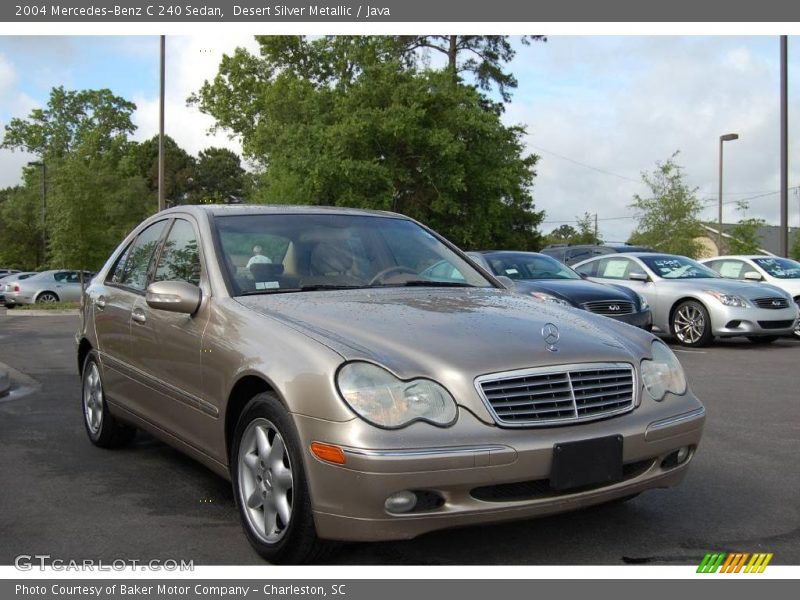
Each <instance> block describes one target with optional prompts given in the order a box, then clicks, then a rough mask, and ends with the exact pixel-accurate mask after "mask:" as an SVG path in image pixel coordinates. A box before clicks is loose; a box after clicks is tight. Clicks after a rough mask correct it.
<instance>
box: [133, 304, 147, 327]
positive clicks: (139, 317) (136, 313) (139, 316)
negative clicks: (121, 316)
mask: <svg viewBox="0 0 800 600" xmlns="http://www.w3.org/2000/svg"><path fill="white" fill-rule="evenodd" d="M131 319H133V320H134V321H136V322H137V323H139V324H140V325H141V324H144V323H145V322H147V317H146V316H145V314H144V311H143V310H142V309H141V308H135V309H133V312H132V313H131Z"/></svg>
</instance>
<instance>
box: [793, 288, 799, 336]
mask: <svg viewBox="0 0 800 600" xmlns="http://www.w3.org/2000/svg"><path fill="white" fill-rule="evenodd" d="M794 302H795V304H797V308H800V297H797V298H795V299H794ZM793 333H794V338H795V339H796V340H800V319H798V320H797V325H795V326H794V332H793Z"/></svg>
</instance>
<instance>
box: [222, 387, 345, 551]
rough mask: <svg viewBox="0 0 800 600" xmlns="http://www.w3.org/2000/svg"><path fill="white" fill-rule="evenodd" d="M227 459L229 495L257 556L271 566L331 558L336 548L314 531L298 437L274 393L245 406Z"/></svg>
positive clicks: (251, 401) (263, 395)
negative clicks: (232, 497)
mask: <svg viewBox="0 0 800 600" xmlns="http://www.w3.org/2000/svg"><path fill="white" fill-rule="evenodd" d="M230 456H231V458H230V472H231V481H232V482H233V495H234V498H235V499H236V505H237V507H238V508H239V517H240V519H241V521H242V527H243V529H244V532H245V535H246V536H247V539H248V541H249V542H250V544H251V545H252V546H253V548H254V549H255V550H256V552H258V553H259V554H260V555H261V556H262V557H263V558H264V559H266V560H268V561H269V562H271V563H274V564H303V563H310V562H314V561H317V560H319V559H321V558H322V557H323V556H326V555H327V554H329V552H330V551H331V550H332V548H333V547H334V545H333V544H332V543H331V542H327V541H324V540H321V539H320V538H319V537H318V536H317V532H316V528H315V527H314V516H313V513H312V510H311V498H310V496H309V492H308V484H307V481H306V475H305V469H304V467H303V456H302V445H301V443H300V439H299V436H298V435H297V431H296V429H295V427H294V424H293V423H292V420H291V417H290V416H289V413H288V412H287V411H286V409H285V408H284V407H283V405H282V404H281V402H280V401H279V400H278V398H277V397H276V396H275V394H273V393H270V392H264V393H262V394H258V395H257V396H255V397H253V399H252V400H250V402H249V403H248V404H247V406H245V408H244V410H243V411H242V414H241V416H240V417H239V421H238V423H237V424H236V429H235V433H234V438H233V448H232V451H231V454H230Z"/></svg>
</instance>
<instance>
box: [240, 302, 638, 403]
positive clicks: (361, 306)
mask: <svg viewBox="0 0 800 600" xmlns="http://www.w3.org/2000/svg"><path fill="white" fill-rule="evenodd" d="M237 300H238V301H239V302H240V303H241V304H242V305H243V306H245V307H247V308H249V309H251V310H253V311H255V312H256V313H258V314H259V315H262V316H264V317H269V318H272V319H276V320H278V321H281V322H283V323H284V324H285V325H287V326H289V327H292V328H293V329H296V330H299V331H301V332H302V333H304V334H306V335H308V336H309V337H311V338H313V339H315V340H317V341H318V342H320V343H322V344H324V345H326V346H328V347H329V348H332V349H333V350H335V351H336V352H338V353H339V354H341V355H342V357H343V358H344V359H346V360H368V361H373V362H376V363H379V364H381V365H383V366H385V367H387V368H388V369H390V370H391V371H393V372H394V373H395V374H396V375H397V376H399V377H401V378H403V379H410V378H413V377H429V378H432V379H436V380H437V381H439V382H441V383H443V384H444V385H445V386H446V387H448V389H451V391H455V390H458V392H459V394H457V395H456V397H457V398H460V400H459V402H460V403H462V405H466V406H468V407H469V408H472V409H474V412H479V411H480V407H479V400H478V398H477V394H475V393H474V388H473V381H474V379H475V377H478V376H479V375H484V374H487V373H495V372H500V371H509V370H515V369H523V368H530V367H539V366H550V365H559V364H571V363H584V362H627V363H631V364H633V365H634V366H635V367H636V368H638V364H639V361H640V360H641V358H643V357H645V356H649V355H650V342H651V340H652V339H653V336H652V335H651V334H649V333H646V332H644V331H642V330H640V329H637V328H634V327H630V326H628V325H625V324H622V323H617V322H614V321H612V320H611V319H607V318H604V317H600V316H597V315H593V314H591V313H587V312H586V311H583V310H578V309H574V308H567V307H559V306H555V305H553V304H551V303H546V302H541V301H538V300H534V299H532V298H525V297H523V296H518V295H516V294H512V293H510V292H508V291H506V290H497V289H425V290H421V289H408V288H404V289H386V288H383V289H375V290H347V291H324V292H301V293H286V294H271V295H262V296H250V297H240V298H237ZM547 323H553V324H555V325H556V326H557V327H558V329H559V333H560V339H559V341H558V343H557V348H558V351H557V352H551V351H549V350H548V349H547V345H546V344H545V342H544V338H543V336H542V328H543V327H544V325H545V324H547ZM470 390H471V391H472V393H471V394H470ZM461 399H463V401H462V400H461Z"/></svg>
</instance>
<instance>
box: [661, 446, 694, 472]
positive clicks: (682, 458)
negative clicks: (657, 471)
mask: <svg viewBox="0 0 800 600" xmlns="http://www.w3.org/2000/svg"><path fill="white" fill-rule="evenodd" d="M689 450H690V449H689V446H683V447H682V448H678V449H677V450H675V451H674V452H670V453H669V454H668V455H667V457H666V458H665V459H664V460H662V461H661V468H662V469H672V468H673V467H677V466H678V465H682V464H683V463H685V462H686V461H687V460H688V458H689Z"/></svg>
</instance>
